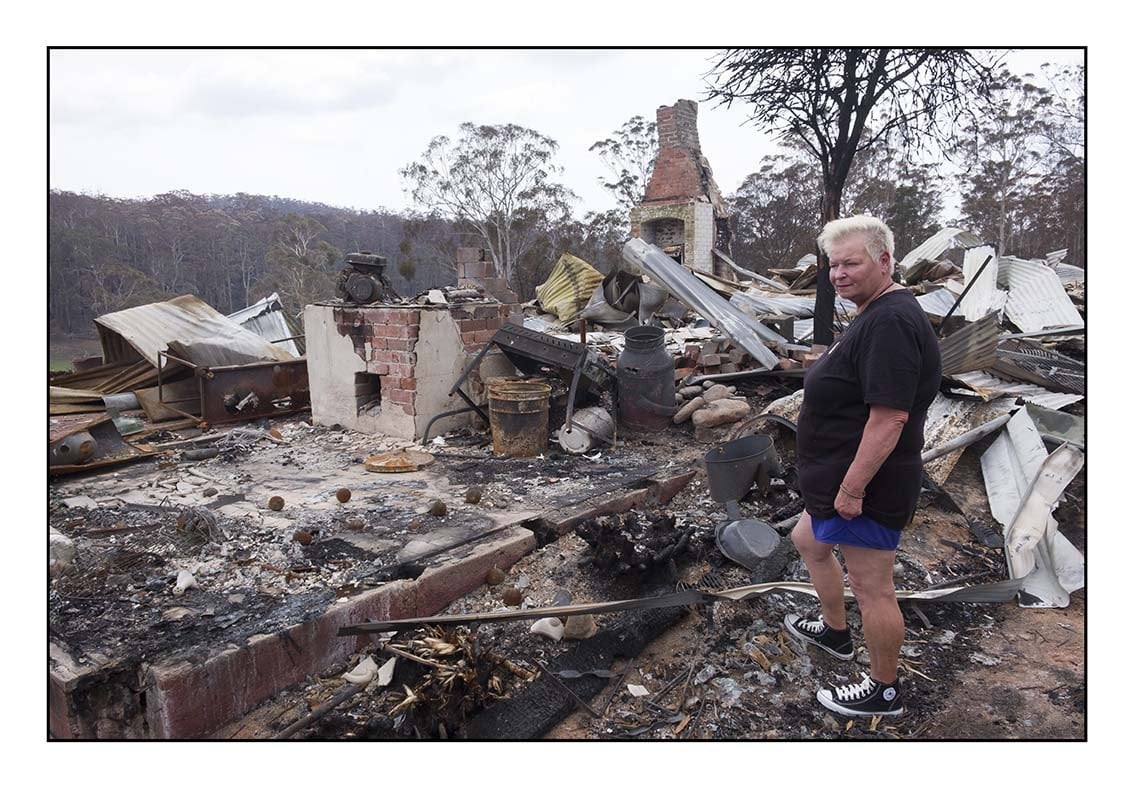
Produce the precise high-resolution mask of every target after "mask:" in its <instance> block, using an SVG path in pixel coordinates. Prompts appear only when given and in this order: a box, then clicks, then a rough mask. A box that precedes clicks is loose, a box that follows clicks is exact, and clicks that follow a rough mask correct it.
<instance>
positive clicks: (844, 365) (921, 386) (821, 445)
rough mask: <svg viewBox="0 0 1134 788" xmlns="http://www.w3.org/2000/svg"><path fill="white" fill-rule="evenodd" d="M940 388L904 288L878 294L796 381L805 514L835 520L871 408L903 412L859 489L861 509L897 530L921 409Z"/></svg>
mask: <svg viewBox="0 0 1134 788" xmlns="http://www.w3.org/2000/svg"><path fill="white" fill-rule="evenodd" d="M940 385H941V353H940V350H939V348H938V343H937V337H936V336H935V335H934V333H933V327H932V326H931V325H930V324H929V319H928V318H927V317H926V316H925V312H924V311H923V310H922V308H921V306H920V305H919V304H918V303H917V300H916V299H915V298H914V296H913V294H912V293H911V292H909V291H908V290H895V291H893V292H891V293H886V294H885V295H882V296H879V297H878V298H877V299H875V300H874V301H873V302H871V303H870V304H869V305H868V306H867V308H866V309H865V310H864V311H863V313H862V314H861V315H859V316H858V317H857V318H856V319H855V320H854V321H853V322H852V323H851V324H850V327H849V328H848V329H847V330H846V332H845V333H844V334H843V335H842V337H840V338H839V340H838V341H836V342H835V344H833V345H831V347H830V348H829V349H828V350H827V352H826V353H824V354H823V356H822V357H821V358H820V359H819V361H817V362H816V363H815V364H814V365H812V367H811V368H810V369H808V370H807V374H806V376H805V377H804V379H803V391H804V394H803V409H802V411H801V412H800V415H799V425H798V433H797V435H796V447H797V454H796V468H797V471H798V474H799V487H800V490H801V491H802V493H803V500H804V503H805V504H806V507H807V511H808V513H809V514H811V516H812V517H819V518H829V517H835V516H836V515H837V512H836V511H835V506H834V504H835V496H836V495H838V492H839V483H840V482H842V480H843V477H844V476H845V475H846V472H847V468H849V467H850V464H851V462H852V461H853V460H854V456H855V454H856V453H857V452H858V445H859V442H860V441H861V440H862V431H863V429H864V428H865V427H866V420H867V418H868V417H869V416H870V406H871V405H883V406H886V407H890V408H896V409H898V410H904V411H906V412H907V413H909V420H908V421H907V422H906V424H905V426H904V427H903V429H902V434H901V436H900V437H899V438H898V444H897V446H895V447H894V450H893V452H891V453H890V456H889V457H887V458H886V461H885V462H883V463H882V467H880V468H879V469H878V472H877V473H876V474H875V475H874V478H873V479H872V480H871V481H870V484H868V485H867V486H866V498H865V499H864V500H863V502H862V513H863V514H865V515H866V516H867V517H869V518H871V519H872V520H874V521H875V522H877V523H880V524H881V525H884V526H886V527H887V528H892V529H894V530H898V531H900V530H901V529H903V528H905V527H906V525H908V524H909V522H910V520H911V519H912V518H913V514H914V511H915V510H916V508H917V499H918V494H919V493H920V491H921V449H922V446H923V445H924V443H925V438H924V434H923V433H924V428H925V414H926V413H927V412H928V410H929V405H930V403H932V402H933V398H934V397H935V396H936V394H937V389H938V387H939V386H940Z"/></svg>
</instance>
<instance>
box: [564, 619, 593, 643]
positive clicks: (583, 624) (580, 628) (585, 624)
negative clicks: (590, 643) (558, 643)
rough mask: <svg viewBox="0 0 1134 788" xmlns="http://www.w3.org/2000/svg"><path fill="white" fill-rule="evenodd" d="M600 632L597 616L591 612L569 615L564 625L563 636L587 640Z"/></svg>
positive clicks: (569, 638)
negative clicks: (596, 620) (596, 621)
mask: <svg viewBox="0 0 1134 788" xmlns="http://www.w3.org/2000/svg"><path fill="white" fill-rule="evenodd" d="M597 632H598V625H597V624H596V623H595V617H594V616H592V615H590V614H589V613H588V614H586V615H582V616H568V617H567V623H566V624H564V625H563V637H565V638H567V639H568V640H587V639H588V638H593V637H594V636H595V634H596V633H597Z"/></svg>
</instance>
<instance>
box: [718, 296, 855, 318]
mask: <svg viewBox="0 0 1134 788" xmlns="http://www.w3.org/2000/svg"><path fill="white" fill-rule="evenodd" d="M729 302H730V303H731V304H732V305H733V306H735V307H736V308H737V309H739V310H740V311H742V312H745V313H746V314H749V315H752V316H754V317H758V316H763V315H791V316H792V317H813V316H814V315H815V296H792V295H773V294H771V293H759V292H754V291H752V290H749V291H748V292H745V293H735V294H734V295H733V296H732V298H730V299H729ZM835 308H836V310H837V311H839V312H840V313H846V314H848V315H853V314H854V313H855V309H856V308H857V307H855V305H854V302H853V301H848V300H847V299H845V298H839V297H838V296H835Z"/></svg>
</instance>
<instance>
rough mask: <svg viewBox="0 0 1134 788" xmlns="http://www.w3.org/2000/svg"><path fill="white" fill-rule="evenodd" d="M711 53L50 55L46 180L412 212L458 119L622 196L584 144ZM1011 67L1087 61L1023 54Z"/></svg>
mask: <svg viewBox="0 0 1134 788" xmlns="http://www.w3.org/2000/svg"><path fill="white" fill-rule="evenodd" d="M713 51H714V50H693V49H685V50H681V49H667V50H640V49H638V50H626V49H621V50H521V49H513V50H493V51H483V50H463V51H462V50H420V49H418V50H54V51H52V53H51V55H50V91H51V92H50V137H49V142H50V156H51V159H50V171H49V181H50V185H51V187H52V188H54V189H64V190H70V191H81V192H89V193H100V194H106V195H110V196H114V197H148V196H152V195H154V194H160V193H162V192H167V191H172V190H176V189H184V190H187V191H191V192H195V193H217V194H226V193H234V192H238V191H242V192H249V193H253V194H274V195H278V196H281V197H291V198H296V199H301V200H309V201H313V202H323V203H328V204H331V205H337V206H344V207H352V208H358V209H367V210H369V209H377V208H382V207H384V208H389V209H394V210H402V209H405V208H408V207H410V204H409V200H408V197H407V195H406V194H405V192H404V191H403V186H404V184H403V182H402V179H401V177H400V176H399V175H398V169H399V168H401V167H402V166H404V165H405V164H407V163H409V162H411V161H413V160H415V159H416V158H417V157H418V156H420V154H421V153H422V152H423V151H424V149H425V147H426V145H427V144H428V143H429V140H430V139H432V138H433V137H434V136H436V135H438V134H446V135H450V136H456V134H457V126H458V124H460V123H461V122H463V121H471V122H474V123H481V124H500V123H517V124H520V125H522V126H527V127H529V128H532V129H535V130H536V131H539V132H540V133H542V134H545V135H547V136H549V137H551V138H552V139H554V140H556V141H557V142H558V143H559V145H560V149H559V154H558V163H559V164H560V165H561V166H562V167H563V168H564V172H563V176H562V181H563V182H564V183H565V184H566V185H567V186H568V187H569V188H571V189H572V190H573V191H574V192H575V193H576V194H577V195H578V196H579V198H580V199H579V201H578V202H577V203H576V205H575V208H576V213H578V214H580V215H581V214H582V213H584V212H586V211H588V210H605V209H607V208H613V207H615V202H614V200H613V198H612V197H611V196H610V195H609V194H608V193H607V192H606V191H605V190H603V189H602V188H601V186H599V185H598V179H599V177H600V176H602V175H603V172H604V170H603V165H602V162H601V160H600V159H599V158H598V156H596V155H595V154H594V153H591V152H589V150H588V148H590V146H591V145H592V144H593V143H594V142H595V141H597V140H600V139H603V138H605V137H607V136H609V135H610V133H611V132H613V131H614V130H615V129H617V128H619V127H620V126H621V125H622V123H623V122H624V121H626V120H627V119H628V118H630V117H631V116H632V115H642V116H645V117H646V118H648V119H651V120H652V119H653V118H654V113H655V111H656V109H657V107H658V106H659V105H662V104H672V103H673V102H674V101H675V100H676V99H679V98H689V99H695V100H699V99H702V98H703V97H704V91H705V82H704V79H703V75H704V74H705V73H706V72H707V71H708V70H709V68H710V67H711V56H712V54H713ZM1010 58H1011V60H1010V64H1011V66H1012V67H1013V70H1016V71H1019V72H1021V73H1022V72H1024V71H1028V70H1031V71H1035V72H1037V73H1038V67H1039V65H1040V64H1041V63H1043V62H1047V61H1055V62H1063V63H1082V52H1081V51H1080V50H1023V51H1019V52H1016V53H1013V54H1012V55H1011V56H1010ZM746 117H747V115H746V113H745V110H744V108H743V107H742V106H741V105H739V104H738V105H735V106H734V107H733V108H732V109H725V108H723V107H719V106H715V105H714V104H711V103H708V102H704V103H702V104H701V106H700V114H699V130H700V136H701V147H702V151H703V152H704V154H705V155H706V156H707V157H708V159H709V162H710V164H711V165H712V167H713V171H714V174H715V176H716V180H717V182H718V184H719V185H720V186H721V188H722V189H723V190H724V191H725V192H726V193H731V192H733V191H734V190H735V189H736V188H737V186H739V185H740V182H741V181H742V180H743V178H744V177H745V176H746V175H747V174H749V173H751V172H753V171H754V170H755V169H756V168H757V163H758V161H759V159H760V157H761V156H763V155H766V154H768V153H771V152H774V150H775V145H774V143H773V142H772V141H771V140H770V139H769V138H768V137H767V136H766V135H764V134H762V133H760V132H759V131H757V130H756V129H755V128H754V127H753V126H751V125H744V121H745V119H746Z"/></svg>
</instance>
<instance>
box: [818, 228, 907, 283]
mask: <svg viewBox="0 0 1134 788" xmlns="http://www.w3.org/2000/svg"><path fill="white" fill-rule="evenodd" d="M848 235H861V236H863V240H864V241H865V244H866V252H867V254H869V255H870V257H871V259H873V260H874V262H878V260H879V259H880V258H881V257H882V253H883V252H889V253H890V266H891V270H893V260H894V233H893V231H892V230H891V229H890V228H889V227H887V226H886V223H885V222H884V221H882V220H881V219H878V218H875V217H873V216H847V217H846V218H844V219H835V220H834V221H831V222H827V224H826V225H825V226H824V227H823V232H821V233H819V238H818V239H817V241H818V243H819V248H820V249H822V250H823V254H826V255H830V254H831V244H833V243H835V242H836V241H841V240H842V239H843V238H846V237H847V236H848Z"/></svg>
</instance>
